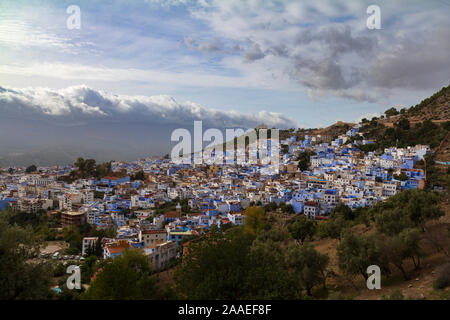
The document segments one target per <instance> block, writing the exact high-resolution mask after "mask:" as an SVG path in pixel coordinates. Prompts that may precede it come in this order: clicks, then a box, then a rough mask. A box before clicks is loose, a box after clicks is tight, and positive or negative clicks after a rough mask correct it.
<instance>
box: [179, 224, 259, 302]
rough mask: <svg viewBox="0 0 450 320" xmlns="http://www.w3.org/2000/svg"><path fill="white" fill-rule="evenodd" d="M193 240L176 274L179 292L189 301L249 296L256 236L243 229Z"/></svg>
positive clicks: (234, 298) (234, 229)
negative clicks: (247, 286)
mask: <svg viewBox="0 0 450 320" xmlns="http://www.w3.org/2000/svg"><path fill="white" fill-rule="evenodd" d="M229 231H230V233H229V234H228V233H227V236H225V235H224V234H223V233H221V232H214V233H212V234H211V235H210V236H209V238H208V239H207V240H205V241H201V240H197V241H191V242H190V243H189V246H188V247H187V250H188V253H187V254H186V255H184V256H183V263H182V265H181V267H180V268H179V269H178V270H177V271H176V275H175V279H176V283H177V291H179V292H180V293H181V295H182V297H183V298H186V299H221V300H236V299H239V298H242V297H244V296H246V291H245V287H244V284H245V283H246V280H245V279H246V275H247V272H248V254H249V251H250V245H251V243H252V241H253V239H254V238H253V236H252V235H250V234H249V233H248V232H242V229H240V228H233V229H230V230H229Z"/></svg>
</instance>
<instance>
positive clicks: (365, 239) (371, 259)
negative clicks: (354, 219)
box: [337, 231, 382, 280]
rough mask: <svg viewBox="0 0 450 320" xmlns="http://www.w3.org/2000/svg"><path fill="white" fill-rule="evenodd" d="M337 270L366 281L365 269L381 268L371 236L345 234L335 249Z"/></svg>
mask: <svg viewBox="0 0 450 320" xmlns="http://www.w3.org/2000/svg"><path fill="white" fill-rule="evenodd" d="M337 254H338V265H339V268H340V269H341V270H342V271H344V272H346V273H348V274H351V275H356V274H360V275H362V276H363V277H364V279H366V280H367V278H368V275H367V273H366V271H367V267H368V266H370V265H372V264H375V265H378V266H380V268H381V267H382V265H381V263H380V262H381V259H380V254H379V252H378V251H377V247H376V241H375V239H374V237H373V236H359V237H357V236H355V235H354V234H353V232H351V231H349V232H346V233H345V234H344V236H343V239H342V241H341V243H339V245H338V247H337Z"/></svg>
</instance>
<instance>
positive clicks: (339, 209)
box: [330, 203, 356, 220]
mask: <svg viewBox="0 0 450 320" xmlns="http://www.w3.org/2000/svg"><path fill="white" fill-rule="evenodd" d="M338 216H342V218H344V220H354V219H355V217H356V214H355V212H354V211H353V210H352V209H351V208H350V207H349V206H347V205H346V204H343V203H339V204H338V205H337V206H336V207H335V208H334V209H333V210H331V213H330V217H331V218H335V217H338Z"/></svg>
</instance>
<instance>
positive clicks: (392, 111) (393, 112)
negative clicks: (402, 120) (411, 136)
mask: <svg viewBox="0 0 450 320" xmlns="http://www.w3.org/2000/svg"><path fill="white" fill-rule="evenodd" d="M384 114H386V117H391V116H395V115H397V114H399V112H398V111H397V109H395V108H394V107H392V108H390V109H388V110H386V111H385V112H384Z"/></svg>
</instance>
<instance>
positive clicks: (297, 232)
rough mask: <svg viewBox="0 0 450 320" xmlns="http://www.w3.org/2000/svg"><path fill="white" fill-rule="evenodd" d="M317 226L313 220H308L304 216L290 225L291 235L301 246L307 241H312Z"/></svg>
mask: <svg viewBox="0 0 450 320" xmlns="http://www.w3.org/2000/svg"><path fill="white" fill-rule="evenodd" d="M316 228H317V224H316V222H315V221H313V220H311V219H307V218H306V217H304V216H300V217H298V218H295V219H294V222H292V223H291V224H289V225H288V230H289V233H290V234H291V235H292V238H294V239H295V240H297V241H300V243H301V244H303V243H304V241H305V240H306V239H311V238H312V237H313V236H314V234H315V232H316Z"/></svg>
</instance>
